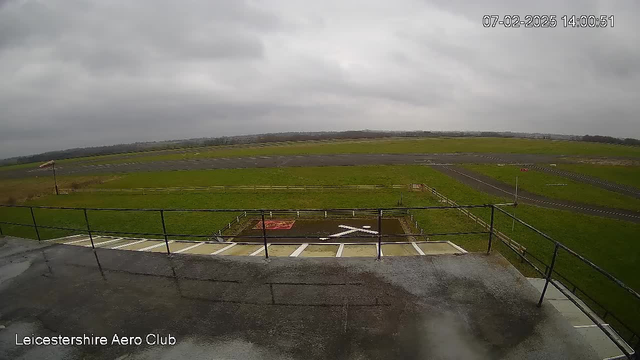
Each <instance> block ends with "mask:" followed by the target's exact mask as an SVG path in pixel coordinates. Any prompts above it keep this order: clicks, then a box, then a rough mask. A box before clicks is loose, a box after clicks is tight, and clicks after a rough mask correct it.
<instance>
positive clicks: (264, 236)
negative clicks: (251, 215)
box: [260, 210, 269, 259]
mask: <svg viewBox="0 0 640 360" xmlns="http://www.w3.org/2000/svg"><path fill="white" fill-rule="evenodd" d="M260 216H261V217H262V239H263V240H264V257H265V259H268V258H269V247H268V246H267V225H266V224H265V222H264V210H260Z"/></svg>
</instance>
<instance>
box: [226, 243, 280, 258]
mask: <svg viewBox="0 0 640 360" xmlns="http://www.w3.org/2000/svg"><path fill="white" fill-rule="evenodd" d="M227 246H228V244H227ZM273 246H274V245H272V246H271V247H273ZM261 247H263V245H241V244H238V245H236V246H233V247H230V248H229V249H227V250H225V251H223V252H221V253H219V254H217V255H236V256H249V255H251V254H252V253H253V252H254V251H256V250H258V249H260V248H261Z"/></svg>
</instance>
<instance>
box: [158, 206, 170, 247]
mask: <svg viewBox="0 0 640 360" xmlns="http://www.w3.org/2000/svg"><path fill="white" fill-rule="evenodd" d="M160 219H162V233H163V234H164V244H165V245H166V246H167V254H168V255H171V250H169V235H167V226H166V225H165V223H164V210H160Z"/></svg>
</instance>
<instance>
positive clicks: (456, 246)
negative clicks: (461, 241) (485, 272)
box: [447, 241, 467, 254]
mask: <svg viewBox="0 0 640 360" xmlns="http://www.w3.org/2000/svg"><path fill="white" fill-rule="evenodd" d="M447 244H449V245H451V246H453V247H454V248H456V249H458V251H460V252H461V253H463V254H466V253H467V250H465V249H463V248H461V247H460V246H458V245H456V244H454V243H452V242H451V241H447Z"/></svg>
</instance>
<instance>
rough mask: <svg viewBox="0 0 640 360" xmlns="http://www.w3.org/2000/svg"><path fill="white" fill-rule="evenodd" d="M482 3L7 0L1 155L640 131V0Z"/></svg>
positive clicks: (2, 16) (0, 46) (1, 34)
mask: <svg viewBox="0 0 640 360" xmlns="http://www.w3.org/2000/svg"><path fill="white" fill-rule="evenodd" d="M477 3H480V2H479V1H471V0H469V1H461V0H454V1H451V0H436V1H418V0H415V1H412V0H406V1H405V0H388V1H381V0H362V1H349V0H337V1H333V0H323V1H301V0H289V1H287V0H274V1H267V0H265V1H240V0H229V1H224V0H218V1H214V0H205V1H191V0H174V1H168V0H135V1H132V0H126V1H116V0H102V1H76V0H41V1H20V0H8V1H7V0H0V158H5V157H11V156H16V155H27V154H32V153H38V152H43V151H49V150H59V149H66V148H72V147H82V146H98V145H108V144H116V143H128V142H135V141H153V140H167V139H180V138H194V137H217V136H224V135H241V134H255V133H264V132H280V131H319V130H350V129H384V130H489V131H527V132H552V133H564V134H581V135H582V134H600V135H610V136H619V137H635V138H640V119H639V117H638V115H639V114H640V70H639V69H640V68H639V66H640V25H639V24H640V22H639V21H638V19H639V18H640V5H639V4H640V2H639V1H636V0H628V1H616V0H602V1H590V0H575V1H563V2H562V3H563V4H560V3H561V1H557V0H544V1H529V0H528V1H522V2H521V5H517V4H516V3H517V1H514V0H492V1H482V3H483V4H482V5H480V4H477ZM484 14H498V15H504V14H518V15H521V16H522V17H524V15H525V14H552V15H556V16H557V18H558V25H557V27H556V28H555V29H525V28H521V29H505V28H503V27H501V26H499V27H496V28H484V27H483V25H482V16H483V15H484ZM564 14H568V15H571V14H578V15H580V14H594V15H611V14H612V15H614V16H615V27H614V28H606V29H568V28H564V27H563V25H562V21H561V19H560V18H561V16H562V15H564Z"/></svg>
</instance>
